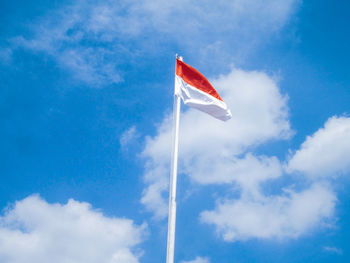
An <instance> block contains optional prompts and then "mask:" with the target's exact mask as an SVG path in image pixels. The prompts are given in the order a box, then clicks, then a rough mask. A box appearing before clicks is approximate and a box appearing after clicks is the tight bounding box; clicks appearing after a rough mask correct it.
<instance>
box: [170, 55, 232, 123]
mask: <svg viewBox="0 0 350 263" xmlns="http://www.w3.org/2000/svg"><path fill="white" fill-rule="evenodd" d="M175 95H178V96H179V97H181V98H182V100H183V102H184V104H186V105H187V106H189V107H192V108H196V109H198V110H200V111H203V112H205V113H207V114H209V115H211V116H213V117H215V118H217V119H219V120H222V121H227V120H229V119H230V118H231V117H232V114H231V112H230V110H229V109H228V108H227V105H226V103H225V102H224V101H223V100H222V99H221V97H220V96H219V94H218V93H217V91H216V90H215V89H214V88H213V86H212V85H211V84H210V83H209V81H208V80H207V79H206V78H205V77H204V76H203V75H202V74H201V73H200V72H199V71H198V70H196V69H195V68H193V67H191V66H189V65H187V64H186V63H184V62H183V61H181V60H180V59H176V73H175Z"/></svg>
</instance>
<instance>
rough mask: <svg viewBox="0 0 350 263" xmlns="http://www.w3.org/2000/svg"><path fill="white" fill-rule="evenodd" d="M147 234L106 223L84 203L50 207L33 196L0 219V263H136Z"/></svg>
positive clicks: (125, 223) (122, 222)
mask: <svg viewBox="0 0 350 263" xmlns="http://www.w3.org/2000/svg"><path fill="white" fill-rule="evenodd" d="M146 228H147V226H146V225H145V224H143V225H140V226H137V225H135V224H134V223H133V221H132V220H129V219H126V218H116V217H106V216H104V215H103V214H102V213H101V212H99V211H97V210H94V209H92V207H91V205H90V204H88V203H84V202H78V201H75V200H73V199H70V200H69V201H68V202H67V204H64V205H62V204H58V203H55V204H49V203H47V202H46V201H45V200H43V199H41V198H40V197H39V196H37V195H32V196H29V197H27V198H25V199H23V200H21V201H17V202H16V203H15V205H14V206H13V207H9V208H8V209H7V210H6V211H5V214H4V215H3V216H2V217H0V261H1V262H3V263H11V262H16V263H37V262H51V263H62V262H84V263H120V262H123V263H138V262H139V260H138V258H139V257H140V256H141V254H142V251H141V250H138V249H137V247H138V245H139V244H140V243H141V242H142V241H143V240H144V238H145V234H146ZM18 251H21V253H18Z"/></svg>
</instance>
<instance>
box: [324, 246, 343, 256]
mask: <svg viewBox="0 0 350 263" xmlns="http://www.w3.org/2000/svg"><path fill="white" fill-rule="evenodd" d="M323 250H324V251H326V252H329V253H334V254H338V255H342V254H343V250H341V249H340V248H337V247H329V246H324V247H323Z"/></svg>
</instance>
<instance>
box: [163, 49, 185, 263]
mask: <svg viewBox="0 0 350 263" xmlns="http://www.w3.org/2000/svg"><path fill="white" fill-rule="evenodd" d="M176 58H178V56H177V54H176ZM179 59H180V60H181V61H182V57H179ZM175 71H176V64H175ZM175 81H176V80H175ZM180 107H181V100H180V96H179V95H178V94H176V92H175V87H174V108H173V145H172V160H171V171H170V185H169V216H168V241H167V256H166V263H174V249H175V224H176V183H177V160H178V149H179V124H180Z"/></svg>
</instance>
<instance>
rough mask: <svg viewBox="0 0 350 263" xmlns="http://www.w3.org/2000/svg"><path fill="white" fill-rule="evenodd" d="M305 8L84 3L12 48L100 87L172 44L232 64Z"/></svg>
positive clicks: (58, 13)
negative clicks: (234, 52)
mask: <svg viewBox="0 0 350 263" xmlns="http://www.w3.org/2000/svg"><path fill="white" fill-rule="evenodd" d="M298 2H299V1H298V0H287V1H283V2H280V1H275V0H268V1H260V0H249V1H242V0H234V1H223V2H217V1H214V0H207V1H204V2H201V3H200V4H198V3H196V2H194V1H189V0H180V1H174V0H171V1H166V2H164V1H159V0H144V1H126V0H123V1H118V2H115V1H109V0H105V1H99V2H91V1H85V0H77V1H74V2H72V3H70V4H68V5H65V6H62V7H61V8H59V9H58V10H53V11H51V12H48V13H47V15H45V16H43V17H41V18H39V19H37V20H36V21H34V22H33V24H31V25H30V32H31V34H29V35H26V36H18V37H15V38H13V39H11V43H12V48H13V49H16V48H26V49H27V50H30V51H34V52H43V53H45V54H48V55H50V56H51V57H53V58H54V59H55V61H56V62H57V64H58V65H59V66H60V67H61V68H62V69H65V70H68V71H70V72H71V73H72V76H73V77H74V78H76V79H78V80H81V81H83V82H85V83H87V84H89V85H91V86H95V87H100V86H103V85H111V84H113V83H118V82H120V81H122V80H123V67H122V66H121V65H123V64H125V63H127V64H129V63H132V61H133V60H134V58H135V57H138V56H141V57H142V55H146V54H147V55H149V54H150V53H152V54H158V55H159V50H160V49H162V47H163V46H164V44H166V43H173V44H174V45H176V46H180V47H183V48H185V49H186V50H190V51H191V52H189V54H192V53H193V52H194V54H196V55H195V56H196V57H199V55H203V54H206V57H212V56H213V55H215V56H216V58H217V59H216V60H217V61H218V63H219V62H220V61H221V60H222V59H224V58H225V59H228V58H230V59H231V56H232V54H230V52H227V51H228V50H232V47H235V49H240V50H241V51H242V48H244V49H246V48H247V47H248V46H249V45H251V44H252V43H255V42H256V41H258V39H259V38H258V37H257V36H262V35H266V34H267V35H268V34H270V33H271V32H275V31H276V30H278V29H279V28H281V27H282V26H283V25H284V24H285V23H286V22H287V21H288V19H289V17H290V14H291V13H292V12H293V10H295V6H296V4H297V3H298ZM198 43H201V45H200V47H198ZM218 45H219V46H220V48H216V47H217V46H218Z"/></svg>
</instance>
